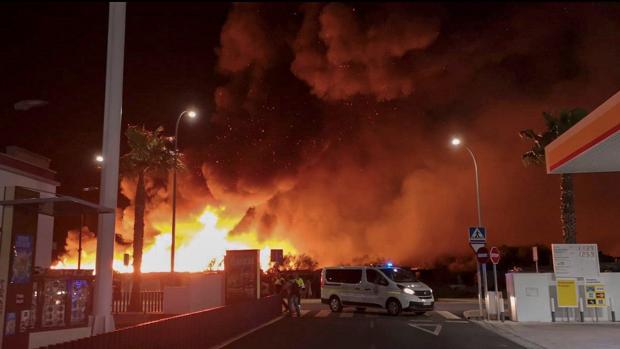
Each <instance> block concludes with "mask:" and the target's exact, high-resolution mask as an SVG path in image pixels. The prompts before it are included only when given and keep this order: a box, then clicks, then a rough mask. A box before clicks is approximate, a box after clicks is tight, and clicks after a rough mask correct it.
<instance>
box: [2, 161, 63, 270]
mask: <svg viewBox="0 0 620 349" xmlns="http://www.w3.org/2000/svg"><path fill="white" fill-rule="evenodd" d="M12 186H21V187H25V188H31V189H36V190H41V191H46V192H51V193H55V192H56V184H53V183H50V182H47V181H43V180H37V179H34V178H31V177H28V176H25V175H22V174H18V173H15V172H11V171H8V170H6V169H0V197H2V198H4V188H5V187H12ZM2 213H3V207H2V206H0V217H2ZM1 225H2V223H1V220H0V227H1ZM53 233H54V218H53V217H50V216H47V215H41V214H40V215H39V220H38V225H37V245H36V254H35V266H37V267H42V268H48V267H49V266H50V265H51V263H52V240H53Z"/></svg>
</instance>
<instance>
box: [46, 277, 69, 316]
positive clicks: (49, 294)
mask: <svg viewBox="0 0 620 349" xmlns="http://www.w3.org/2000/svg"><path fill="white" fill-rule="evenodd" d="M66 295H67V283H66V282H65V281H64V280H46V281H45V287H44V288H43V311H42V312H43V314H41V315H42V321H41V327H59V326H65V306H66V304H65V299H66Z"/></svg>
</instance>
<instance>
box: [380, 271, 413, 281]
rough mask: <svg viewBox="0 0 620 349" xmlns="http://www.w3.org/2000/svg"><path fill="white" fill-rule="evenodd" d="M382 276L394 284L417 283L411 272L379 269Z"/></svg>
mask: <svg viewBox="0 0 620 349" xmlns="http://www.w3.org/2000/svg"><path fill="white" fill-rule="evenodd" d="M381 271H382V272H383V274H385V275H386V276H387V277H389V278H390V279H392V280H393V281H394V282H416V281H418V280H417V279H416V277H415V274H414V273H413V272H412V271H411V270H407V269H403V268H386V269H381Z"/></svg>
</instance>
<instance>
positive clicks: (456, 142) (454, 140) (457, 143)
mask: <svg viewBox="0 0 620 349" xmlns="http://www.w3.org/2000/svg"><path fill="white" fill-rule="evenodd" d="M452 145H453V146H455V147H458V146H461V145H462V146H463V147H464V148H465V149H466V150H467V152H468V153H469V155H471V159H472V160H473V161H474V170H475V173H476V207H477V209H478V226H479V227H482V209H481V208H480V180H479V174H478V161H476V156H475V155H474V152H473V151H472V150H471V149H470V148H469V147H468V146H467V145H466V144H462V142H461V140H460V139H459V138H456V137H455V138H452ZM476 264H477V266H478V270H477V272H476V274H477V275H478V310H479V311H480V316H482V285H481V284H482V282H481V280H480V263H479V262H478V261H477V260H476ZM482 272H483V278H484V294H485V295H486V293H487V280H486V279H487V275H486V274H487V273H486V272H487V268H486V264H485V265H484V266H483V269H482Z"/></svg>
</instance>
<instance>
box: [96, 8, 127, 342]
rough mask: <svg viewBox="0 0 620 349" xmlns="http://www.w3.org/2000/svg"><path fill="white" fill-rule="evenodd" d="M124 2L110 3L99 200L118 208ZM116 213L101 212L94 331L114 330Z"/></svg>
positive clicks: (102, 203) (103, 204) (106, 205)
mask: <svg viewBox="0 0 620 349" xmlns="http://www.w3.org/2000/svg"><path fill="white" fill-rule="evenodd" d="M125 9H126V4H125V3H124V2H111V3H110V6H109V19H108V48H107V68H106V85H105V105H104V119H103V146H102V149H103V158H104V163H103V168H102V172H101V185H100V186H99V188H100V190H99V203H100V204H101V205H102V206H105V207H108V208H112V209H115V208H116V205H117V202H116V201H117V192H118V165H119V152H120V137H121V109H122V104H123V63H124V62H123V61H124V56H125V52H124V51H125ZM114 222H115V213H114V212H113V213H110V214H100V215H99V224H98V236H97V264H96V276H95V292H94V293H95V302H94V308H93V315H94V322H93V327H92V334H100V333H104V332H109V331H113V330H114V318H113V317H112V276H113V270H112V264H113V261H114Z"/></svg>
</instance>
